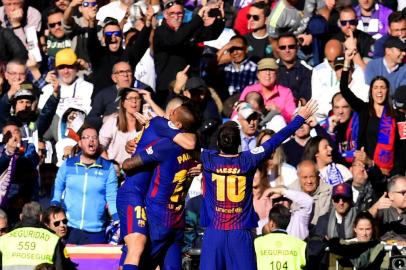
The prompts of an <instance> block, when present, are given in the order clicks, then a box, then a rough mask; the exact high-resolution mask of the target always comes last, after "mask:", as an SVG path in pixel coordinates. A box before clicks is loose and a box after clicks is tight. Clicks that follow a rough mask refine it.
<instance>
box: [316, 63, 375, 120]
mask: <svg viewBox="0 0 406 270" xmlns="http://www.w3.org/2000/svg"><path fill="white" fill-rule="evenodd" d="M349 88H350V89H351V90H352V91H353V93H354V94H355V95H356V96H357V97H358V98H360V99H362V100H363V101H364V102H368V95H369V86H368V85H367V84H366V83H365V77H364V71H363V70H362V69H361V68H360V67H359V66H356V67H355V69H354V72H353V73H352V76H351V83H350V85H349ZM338 92H340V81H339V80H337V76H336V73H335V71H334V70H333V69H332V68H331V66H330V64H329V63H328V61H327V59H324V62H323V63H321V64H319V65H317V66H316V67H315V68H314V69H313V73H312V99H314V100H316V101H317V103H318V105H319V106H318V110H317V112H316V117H317V120H318V121H319V122H320V121H322V120H323V119H325V118H326V117H327V116H328V113H329V112H330V111H331V109H332V104H331V100H332V98H333V96H334V95H335V94H336V93H338Z"/></svg>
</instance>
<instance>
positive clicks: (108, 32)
mask: <svg viewBox="0 0 406 270" xmlns="http://www.w3.org/2000/svg"><path fill="white" fill-rule="evenodd" d="M121 34H122V33H121V31H107V32H104V35H105V36H106V37H112V36H116V37H121Z"/></svg>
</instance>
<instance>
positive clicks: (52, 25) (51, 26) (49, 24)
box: [48, 21, 62, 28]
mask: <svg viewBox="0 0 406 270" xmlns="http://www.w3.org/2000/svg"><path fill="white" fill-rule="evenodd" d="M57 25H58V26H61V25H62V21H59V22H56V23H48V26H49V28H54V27H55V26H57Z"/></svg>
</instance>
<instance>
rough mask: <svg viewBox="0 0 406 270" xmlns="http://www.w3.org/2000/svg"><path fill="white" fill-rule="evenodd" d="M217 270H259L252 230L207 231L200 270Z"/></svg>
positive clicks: (204, 237)
mask: <svg viewBox="0 0 406 270" xmlns="http://www.w3.org/2000/svg"><path fill="white" fill-rule="evenodd" d="M216 269H219V270H221V269H227V270H256V269H257V264H256V257H255V249H254V239H253V235H252V232H251V231H250V230H229V231H225V230H215V229H210V228H208V229H206V230H205V232H204V236H203V244H202V255H201V257H200V270H216Z"/></svg>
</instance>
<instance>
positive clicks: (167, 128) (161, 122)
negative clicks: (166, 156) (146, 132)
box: [150, 116, 180, 140]
mask: <svg viewBox="0 0 406 270" xmlns="http://www.w3.org/2000/svg"><path fill="white" fill-rule="evenodd" d="M150 125H151V126H152V127H153V128H154V130H155V132H156V134H157V135H158V137H161V138H168V139H170V140H173V138H175V136H176V135H178V134H179V133H180V130H179V129H178V128H176V127H175V125H174V124H173V123H172V122H171V121H168V120H167V119H165V118H163V117H160V116H157V117H154V118H153V119H152V120H151V122H150Z"/></svg>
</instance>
